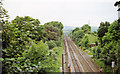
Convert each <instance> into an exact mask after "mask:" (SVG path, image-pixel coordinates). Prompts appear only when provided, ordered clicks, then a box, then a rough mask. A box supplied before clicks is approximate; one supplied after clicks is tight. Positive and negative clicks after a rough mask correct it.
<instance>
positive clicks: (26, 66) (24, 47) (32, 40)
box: [1, 9, 63, 73]
mask: <svg viewBox="0 0 120 74" xmlns="http://www.w3.org/2000/svg"><path fill="white" fill-rule="evenodd" d="M2 13H4V14H2V16H3V17H2V23H1V25H2V26H3V27H2V58H1V60H2V72H3V73H9V72H59V67H61V65H62V64H61V62H62V60H61V56H62V39H63V38H62V37H63V31H62V29H63V24H62V23H61V22H58V21H52V22H48V23H45V24H44V25H40V21H39V20H38V19H34V18H32V17H29V16H24V17H19V16H17V17H16V18H15V19H14V20H12V21H10V22H9V21H8V20H5V19H4V18H5V17H8V15H7V11H6V10H5V9H3V10H2Z"/></svg>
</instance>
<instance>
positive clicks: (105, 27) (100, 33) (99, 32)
mask: <svg viewBox="0 0 120 74" xmlns="http://www.w3.org/2000/svg"><path fill="white" fill-rule="evenodd" d="M109 26H110V23H109V22H107V21H106V22H105V23H104V22H101V23H100V26H99V28H98V30H97V35H98V37H99V39H100V43H101V44H102V43H103V42H102V37H103V36H104V35H105V33H107V32H108V27H109Z"/></svg>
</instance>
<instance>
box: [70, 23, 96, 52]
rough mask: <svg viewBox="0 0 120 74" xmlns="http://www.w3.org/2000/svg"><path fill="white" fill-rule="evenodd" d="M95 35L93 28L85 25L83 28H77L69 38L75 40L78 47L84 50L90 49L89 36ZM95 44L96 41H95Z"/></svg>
mask: <svg viewBox="0 0 120 74" xmlns="http://www.w3.org/2000/svg"><path fill="white" fill-rule="evenodd" d="M90 35H92V36H94V35H95V34H94V33H92V32H91V27H90V26H89V25H88V24H85V25H83V26H82V27H81V28H79V27H76V28H75V29H74V30H72V32H71V33H70V34H69V36H70V37H71V38H72V39H73V40H74V42H75V43H76V45H77V46H79V47H80V48H82V49H83V50H85V49H88V48H89V44H90V41H89V36H90ZM93 42H94V41H93Z"/></svg>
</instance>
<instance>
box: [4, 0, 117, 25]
mask: <svg viewBox="0 0 120 74" xmlns="http://www.w3.org/2000/svg"><path fill="white" fill-rule="evenodd" d="M115 2H116V0H4V2H3V4H4V8H5V9H6V10H7V11H8V14H9V15H10V20H13V19H14V18H15V17H16V16H31V17H33V18H35V19H39V21H40V22H41V24H44V23H46V22H50V21H59V22H62V23H63V25H64V26H78V27H80V26H82V25H84V24H87V23H88V22H89V23H90V26H95V27H98V26H99V25H100V22H102V21H103V22H105V21H109V22H110V23H112V22H113V21H114V20H116V19H117V18H118V12H117V7H114V3H115Z"/></svg>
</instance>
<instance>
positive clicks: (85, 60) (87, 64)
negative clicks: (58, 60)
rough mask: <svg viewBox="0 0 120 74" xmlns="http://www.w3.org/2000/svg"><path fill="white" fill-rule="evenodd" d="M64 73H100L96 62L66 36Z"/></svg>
mask: <svg viewBox="0 0 120 74" xmlns="http://www.w3.org/2000/svg"><path fill="white" fill-rule="evenodd" d="M63 60H64V61H63V69H64V70H63V72H82V73H85V72H100V70H99V67H98V66H97V65H96V64H95V63H94V61H93V60H92V59H91V57H89V55H87V54H86V53H84V52H83V51H82V50H81V49H79V48H78V47H77V46H76V44H75V43H74V42H73V41H72V40H71V39H70V38H69V37H67V36H66V35H64V54H63Z"/></svg>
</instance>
